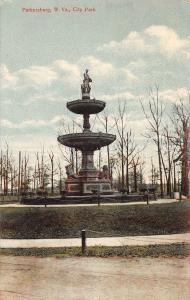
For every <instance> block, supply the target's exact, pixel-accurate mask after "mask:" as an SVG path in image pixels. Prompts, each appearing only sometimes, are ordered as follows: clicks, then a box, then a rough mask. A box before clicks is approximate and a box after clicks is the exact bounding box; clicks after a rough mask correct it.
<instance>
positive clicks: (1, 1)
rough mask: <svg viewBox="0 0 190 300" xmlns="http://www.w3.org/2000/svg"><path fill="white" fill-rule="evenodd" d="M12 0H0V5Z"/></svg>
mask: <svg viewBox="0 0 190 300" xmlns="http://www.w3.org/2000/svg"><path fill="white" fill-rule="evenodd" d="M12 2H13V0H0V7H2V6H4V5H6V4H10V3H12Z"/></svg>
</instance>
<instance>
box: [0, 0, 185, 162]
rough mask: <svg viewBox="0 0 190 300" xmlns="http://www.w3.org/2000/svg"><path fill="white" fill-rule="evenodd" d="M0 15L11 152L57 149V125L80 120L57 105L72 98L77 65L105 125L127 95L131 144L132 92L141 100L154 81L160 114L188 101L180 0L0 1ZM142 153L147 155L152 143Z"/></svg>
mask: <svg viewBox="0 0 190 300" xmlns="http://www.w3.org/2000/svg"><path fill="white" fill-rule="evenodd" d="M30 9H33V11H32V12H31V10H30ZM40 9H44V10H45V11H44V12H40V11H39V10H40ZM0 14H1V15H0V17H1V18H0V19H1V32H0V35H1V47H0V50H1V52H0V60H1V94H0V96H1V113H0V117H1V137H2V145H3V144H4V141H5V140H6V141H7V142H8V143H9V144H10V147H11V148H12V150H13V152H14V153H15V154H17V153H18V151H19V150H23V151H27V152H28V153H34V151H38V150H39V149H40V148H42V146H44V147H45V148H46V149H49V148H52V149H57V141H56V139H57V135H58V131H59V129H60V124H61V123H62V122H64V123H65V124H68V123H70V122H71V120H72V119H74V120H77V122H82V119H81V118H80V117H78V116H75V115H73V114H72V113H69V112H68V111H67V109H66V102H67V101H71V100H75V99H79V98H80V97H81V92H80V84H81V82H82V74H83V72H84V70H85V69H86V68H88V69H89V73H90V76H91V78H92V80H93V83H92V93H91V96H92V98H93V97H95V98H96V99H99V100H103V101H105V102H106V110H107V112H108V113H109V115H110V122H111V123H113V122H114V118H113V116H114V115H115V114H116V111H117V102H118V99H120V101H121V102H122V101H124V100H125V101H126V103H127V120H128V121H127V122H128V123H127V126H128V127H129V129H132V130H133V131H134V134H135V136H136V142H137V144H139V145H140V146H142V144H143V143H146V141H145V140H144V138H143V137H142V135H143V134H144V132H145V130H146V126H147V121H146V119H145V117H144V115H143V113H142V109H141V106H140V103H139V99H142V101H143V103H144V105H145V106H146V105H147V103H148V89H149V88H150V87H154V86H155V84H157V85H159V91H160V99H161V100H162V101H163V102H164V104H165V105H166V113H165V118H166V119H167V117H168V114H170V113H171V108H172V104H173V103H176V102H177V101H178V100H179V98H180V97H183V98H184V99H187V91H188V90H189V88H190V3H189V1H188V0H159V1H158V0H143V1H140V0H117V1H116V0H101V1H100V0H90V1H89V0H88V1H85V0H69V1H68V0H27V1H26V0H0ZM94 130H98V131H100V130H102V129H101V127H100V124H99V122H96V125H95V127H94ZM102 131H103V130H102ZM56 151H57V150H56ZM145 152H146V153H145V154H143V155H144V156H145V159H146V160H147V159H149V158H150V156H152V157H154V158H156V149H155V148H154V147H153V146H152V145H151V146H149V147H148V148H147V149H146V151H145Z"/></svg>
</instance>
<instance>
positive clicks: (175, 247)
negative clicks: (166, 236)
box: [0, 244, 190, 258]
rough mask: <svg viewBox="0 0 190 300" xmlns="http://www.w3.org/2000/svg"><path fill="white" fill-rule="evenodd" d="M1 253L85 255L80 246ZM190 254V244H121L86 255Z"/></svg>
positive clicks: (3, 252)
mask: <svg viewBox="0 0 190 300" xmlns="http://www.w3.org/2000/svg"><path fill="white" fill-rule="evenodd" d="M0 255H16V256H40V257H47V256H56V257H57V258H65V257H70V256H84V255H83V254H82V252H81V248H80V247H70V248H29V249H21V248H16V249H0ZM189 255H190V244H172V245H150V246H121V247H98V246H96V247H88V248H87V251H86V253H85V256H92V257H113V256H121V257H179V258H182V257H185V256H189Z"/></svg>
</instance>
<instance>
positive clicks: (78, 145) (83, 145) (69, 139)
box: [58, 132, 116, 151]
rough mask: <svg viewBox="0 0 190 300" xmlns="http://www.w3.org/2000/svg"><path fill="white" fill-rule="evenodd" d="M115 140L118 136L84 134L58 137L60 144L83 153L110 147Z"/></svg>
mask: <svg viewBox="0 0 190 300" xmlns="http://www.w3.org/2000/svg"><path fill="white" fill-rule="evenodd" d="M115 139H116V136H115V135H113V134H108V133H101V132H99V133H94V132H83V133H71V134H65V135H61V136H59V137H58V142H60V143H61V144H63V145H65V146H67V147H72V148H75V149H78V150H82V151H85V150H86V151H95V150H98V149H100V148H101V147H104V146H108V145H109V144H111V143H113V142H114V141H115Z"/></svg>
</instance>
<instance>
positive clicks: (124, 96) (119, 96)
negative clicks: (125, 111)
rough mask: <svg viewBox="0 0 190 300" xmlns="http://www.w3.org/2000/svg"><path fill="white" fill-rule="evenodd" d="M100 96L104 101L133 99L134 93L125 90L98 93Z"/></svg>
mask: <svg viewBox="0 0 190 300" xmlns="http://www.w3.org/2000/svg"><path fill="white" fill-rule="evenodd" d="M100 98H101V99H103V100H105V101H118V100H133V99H135V95H133V94H132V93H131V92H128V91H125V92H122V93H117V94H112V95H109V94H107V95H100Z"/></svg>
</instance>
